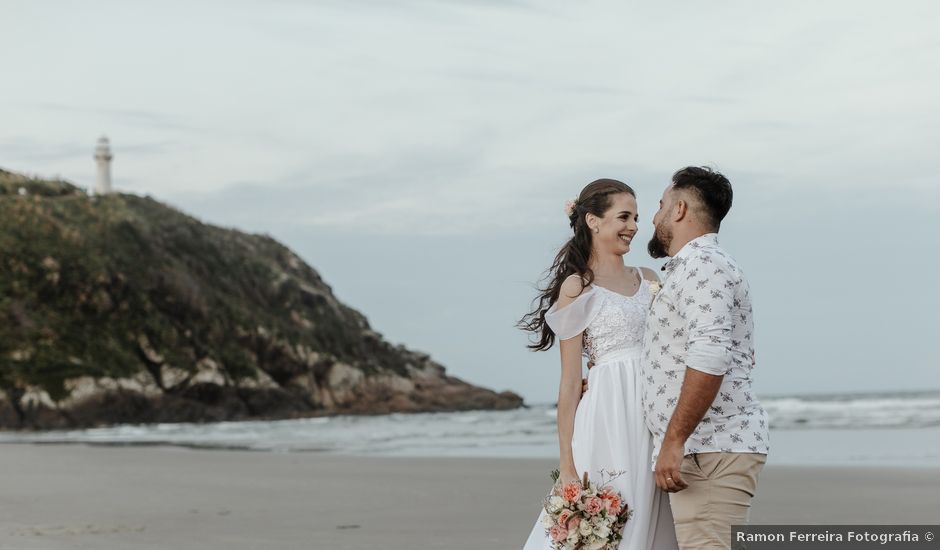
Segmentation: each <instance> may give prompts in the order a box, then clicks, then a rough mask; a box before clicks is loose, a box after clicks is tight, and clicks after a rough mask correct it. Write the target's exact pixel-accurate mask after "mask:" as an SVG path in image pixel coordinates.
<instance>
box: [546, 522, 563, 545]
mask: <svg viewBox="0 0 940 550" xmlns="http://www.w3.org/2000/svg"><path fill="white" fill-rule="evenodd" d="M549 534H550V535H551V537H552V540H553V541H555V542H562V541H563V540H566V539H567V538H568V530H567V529H565V528H564V527H562V526H560V525H553V526H552V529H551V531H549Z"/></svg>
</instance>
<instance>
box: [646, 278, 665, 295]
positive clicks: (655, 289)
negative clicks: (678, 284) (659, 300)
mask: <svg viewBox="0 0 940 550" xmlns="http://www.w3.org/2000/svg"><path fill="white" fill-rule="evenodd" d="M649 285H650V294H652V295H653V296H656V294H658V293H659V291H660V290H662V289H663V285H662V283H660V282H659V281H649Z"/></svg>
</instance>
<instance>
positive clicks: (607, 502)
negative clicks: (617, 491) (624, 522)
mask: <svg viewBox="0 0 940 550" xmlns="http://www.w3.org/2000/svg"><path fill="white" fill-rule="evenodd" d="M604 506H605V507H606V508H607V513H608V514H611V515H614V516H616V515H617V514H619V513H620V508H621V506H623V503H622V502H621V501H620V497H619V496H617V495H611V496H610V498H607V499H604Z"/></svg>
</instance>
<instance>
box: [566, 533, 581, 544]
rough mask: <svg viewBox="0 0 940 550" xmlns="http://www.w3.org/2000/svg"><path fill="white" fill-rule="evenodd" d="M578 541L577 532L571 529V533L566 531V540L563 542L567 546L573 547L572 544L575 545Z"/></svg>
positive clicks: (578, 535)
mask: <svg viewBox="0 0 940 550" xmlns="http://www.w3.org/2000/svg"><path fill="white" fill-rule="evenodd" d="M580 540H581V535H580V534H579V533H578V531H577V530H575V529H572V530H571V531H568V538H567V539H566V541H565V542H567V543H568V544H572V545H574V544H577V543H578V541H580Z"/></svg>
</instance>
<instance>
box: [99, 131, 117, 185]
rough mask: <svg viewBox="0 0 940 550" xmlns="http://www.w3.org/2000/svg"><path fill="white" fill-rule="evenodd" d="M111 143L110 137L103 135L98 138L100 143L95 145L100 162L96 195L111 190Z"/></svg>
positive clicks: (112, 156)
mask: <svg viewBox="0 0 940 550" xmlns="http://www.w3.org/2000/svg"><path fill="white" fill-rule="evenodd" d="M112 158H114V155H112V154H111V145H110V144H109V143H108V138H107V137H105V136H101V137H100V138H98V145H97V147H95V162H96V163H97V164H98V184H97V185H96V186H95V194H96V195H105V194H108V193H110V192H111V159H112Z"/></svg>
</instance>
